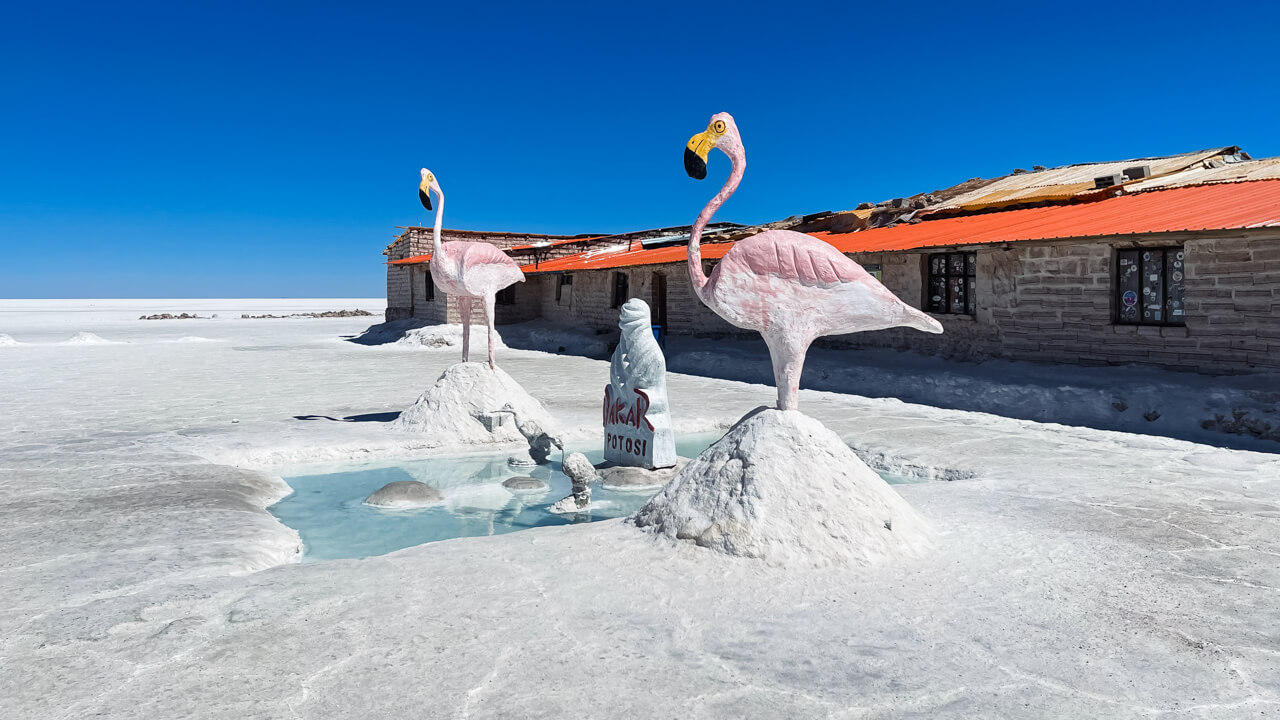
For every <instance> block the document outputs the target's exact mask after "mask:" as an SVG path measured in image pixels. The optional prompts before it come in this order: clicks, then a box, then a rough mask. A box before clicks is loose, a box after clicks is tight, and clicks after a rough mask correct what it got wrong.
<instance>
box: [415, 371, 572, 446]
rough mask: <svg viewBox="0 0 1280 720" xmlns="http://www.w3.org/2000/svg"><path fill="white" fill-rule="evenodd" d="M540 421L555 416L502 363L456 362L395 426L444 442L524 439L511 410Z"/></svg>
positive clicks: (552, 424)
mask: <svg viewBox="0 0 1280 720" xmlns="http://www.w3.org/2000/svg"><path fill="white" fill-rule="evenodd" d="M505 408H509V409H511V410H514V411H515V412H516V413H518V414H519V416H520V417H521V418H529V419H530V420H533V421H536V422H537V423H538V425H540V426H541V427H543V428H553V427H555V421H554V420H553V419H552V417H551V415H550V414H549V413H548V412H547V411H546V409H545V408H543V407H542V403H540V402H538V401H537V400H536V399H535V398H534V397H533V396H532V395H530V394H529V393H528V391H526V390H525V389H524V388H523V387H521V386H520V383H518V382H516V381H515V380H514V379H513V378H512V377H511V376H510V375H508V374H507V373H506V372H505V371H503V370H502V368H496V369H491V368H490V367H489V364H488V363H480V362H466V363H457V364H456V365H453V366H451V367H450V368H449V369H447V370H445V371H444V373H443V374H441V375H440V377H439V379H437V380H436V383H435V385H434V386H432V387H431V389H430V390H427V391H426V392H425V393H423V394H422V396H421V397H419V398H418V400H417V402H415V403H414V404H413V406H412V407H410V408H409V409H408V410H405V411H404V412H402V413H400V417H399V418H397V419H396V420H395V421H394V422H393V423H391V427H392V428H393V429H396V430H402V431H408V432H413V433H421V434H425V435H427V436H429V437H430V439H431V440H432V441H433V443H436V444H440V445H484V444H505V443H520V444H524V443H525V438H524V436H523V435H521V434H520V429H519V428H518V427H517V426H516V423H515V422H514V421H512V419H511V415H510V414H509V413H507V412H499V411H501V410H504V409H505Z"/></svg>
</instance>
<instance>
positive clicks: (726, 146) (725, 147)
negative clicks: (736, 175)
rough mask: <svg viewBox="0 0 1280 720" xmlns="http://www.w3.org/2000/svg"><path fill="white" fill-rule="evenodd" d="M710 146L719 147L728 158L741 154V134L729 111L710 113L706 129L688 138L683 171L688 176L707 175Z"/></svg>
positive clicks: (695, 177) (701, 177)
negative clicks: (709, 120)
mask: <svg viewBox="0 0 1280 720" xmlns="http://www.w3.org/2000/svg"><path fill="white" fill-rule="evenodd" d="M711 148H719V149H720V152H723V153H724V154H725V155H728V156H729V157H730V158H736V157H737V156H739V155H742V154H743V152H742V136H741V135H739V134H738V125H737V123H735V122H734V121H733V116H732V115H730V114H729V113H723V112H722V113H716V114H715V115H712V116H711V122H709V123H707V129H706V130H703V131H702V132H700V133H698V134H697V135H694V136H693V137H691V138H689V144H687V145H685V146H684V171H685V172H687V173H689V177H691V178H693V179H695V180H701V179H703V178H705V177H706V176H707V153H709V152H711Z"/></svg>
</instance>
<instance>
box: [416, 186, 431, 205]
mask: <svg viewBox="0 0 1280 720" xmlns="http://www.w3.org/2000/svg"><path fill="white" fill-rule="evenodd" d="M418 200H419V201H420V202H421V203H422V207H424V208H426V209H428V210H430V209H431V186H430V185H428V184H427V181H426V180H423V181H422V182H421V183H418Z"/></svg>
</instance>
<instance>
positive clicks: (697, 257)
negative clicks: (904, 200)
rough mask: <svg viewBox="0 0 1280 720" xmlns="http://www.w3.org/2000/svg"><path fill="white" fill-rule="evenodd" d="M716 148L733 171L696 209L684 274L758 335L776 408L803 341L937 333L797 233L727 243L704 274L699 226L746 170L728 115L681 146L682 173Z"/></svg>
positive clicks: (794, 390) (698, 170) (699, 173)
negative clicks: (869, 333)
mask: <svg viewBox="0 0 1280 720" xmlns="http://www.w3.org/2000/svg"><path fill="white" fill-rule="evenodd" d="M713 147H714V148H719V149H720V151H721V152H723V153H724V154H725V155H728V156H729V160H730V161H731V162H732V163H733V169H732V171H731V172H730V173H729V180H728V182H726V183H725V184H724V187H722V188H720V192H718V193H716V196H715V197H714V198H712V199H711V202H709V203H707V205H706V207H704V208H702V212H701V213H700V214H699V215H698V220H697V222H695V223H694V224H693V232H692V234H691V236H690V238H689V278H690V279H691V280H692V281H693V288H694V291H695V292H696V293H697V294H698V297H699V298H700V299H701V300H702V302H703V303H705V304H706V306H707V307H709V308H711V309H712V310H713V311H714V312H715V313H716V314H717V315H719V316H720V317H722V318H724V319H725V320H728V321H729V322H730V323H732V324H733V325H736V326H738V327H740V328H746V329H749V330H755V331H757V332H759V333H760V334H761V335H763V336H764V341H765V343H766V344H768V346H769V356H770V358H771V359H772V360H773V379H774V382H775V384H777V386H778V409H779V410H795V409H796V408H797V406H798V402H797V396H798V394H799V391H800V373H801V370H802V369H803V368H804V356H805V353H807V352H808V351H809V345H810V343H812V342H813V341H814V340H815V339H817V338H819V337H822V336H823V335H839V334H843V333H852V332H861V331H864V330H883V329H884V328H890V327H898V326H906V327H913V328H916V329H917V330H923V331H925V332H931V333H940V332H942V325H940V324H939V323H938V321H937V320H934V319H933V318H931V317H929V316H928V315H926V314H925V313H922V312H920V311H919V310H917V309H915V308H913V307H911V306H910V305H907V304H906V303H904V302H902V301H901V300H899V299H898V298H897V297H896V296H895V295H894V294H893V293H892V292H889V289H888V288H886V287H885V286H883V285H881V284H880V283H879V282H878V281H877V280H876V279H875V278H874V277H872V276H871V275H870V274H869V273H868V272H867V271H866V270H863V269H862V267H861V266H860V265H858V264H857V263H856V262H854V261H852V260H850V259H849V258H847V257H845V256H844V255H842V254H841V253H840V252H839V251H838V250H836V249H835V248H834V247H832V246H831V245H830V244H828V243H825V242H823V241H822V240H819V239H818V238H815V237H813V236H812V235H805V234H804V233H798V232H792V231H790V230H769V231H767V232H762V233H760V234H759V235H753V236H751V237H749V238H747V239H745V240H739V241H738V242H737V243H735V244H734V246H733V249H731V250H730V251H729V252H728V254H726V255H725V256H724V259H722V260H721V261H720V263H719V264H718V265H716V267H715V269H713V270H712V271H711V277H710V278H708V277H707V276H706V274H705V273H703V271H702V250H701V247H700V242H701V240H702V230H703V228H705V227H706V226H707V223H708V222H710V221H711V216H712V215H714V214H715V212H716V210H718V209H719V208H720V206H721V205H723V204H724V203H725V201H726V200H728V199H729V196H730V195H732V194H733V191H734V190H736V189H737V188H738V183H739V182H741V181H742V175H743V173H744V172H746V169H747V155H746V151H745V150H744V149H743V147H742V137H741V136H740V135H739V134H738V126H737V125H736V124H735V123H734V122H733V116H731V115H729V113H719V114H717V115H714V116H712V118H711V123H710V124H709V125H708V126H707V129H706V130H705V131H703V132H700V133H698V134H697V135H694V136H693V137H692V138H690V139H689V144H688V145H687V146H685V151H684V166H685V171H686V172H688V173H689V176H690V177H693V178H696V179H698V180H701V179H703V178H705V177H706V176H707V153H708V152H709V151H710V150H711V148H713Z"/></svg>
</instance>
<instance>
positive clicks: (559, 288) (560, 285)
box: [556, 273, 573, 305]
mask: <svg viewBox="0 0 1280 720" xmlns="http://www.w3.org/2000/svg"><path fill="white" fill-rule="evenodd" d="M572 297H573V276H572V275H570V274H569V273H562V274H561V275H560V281H559V282H557V283H556V302H557V303H559V304H561V305H568V304H569V300H570V299H571V298H572Z"/></svg>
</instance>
